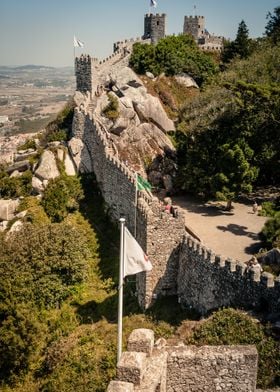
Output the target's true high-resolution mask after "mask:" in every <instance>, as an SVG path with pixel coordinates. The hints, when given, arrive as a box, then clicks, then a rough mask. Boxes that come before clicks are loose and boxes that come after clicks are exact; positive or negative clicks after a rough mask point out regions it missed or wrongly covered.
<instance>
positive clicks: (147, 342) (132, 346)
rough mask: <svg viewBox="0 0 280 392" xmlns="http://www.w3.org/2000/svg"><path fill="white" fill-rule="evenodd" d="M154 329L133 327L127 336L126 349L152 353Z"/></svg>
mask: <svg viewBox="0 0 280 392" xmlns="http://www.w3.org/2000/svg"><path fill="white" fill-rule="evenodd" d="M154 341H155V336H154V331H152V330H151V329H145V328H140V329H135V330H134V331H133V332H132V333H131V334H130V336H129V338H128V343H127V350H128V351H137V352H143V353H146V354H148V355H151V354H152V351H153V347H154Z"/></svg>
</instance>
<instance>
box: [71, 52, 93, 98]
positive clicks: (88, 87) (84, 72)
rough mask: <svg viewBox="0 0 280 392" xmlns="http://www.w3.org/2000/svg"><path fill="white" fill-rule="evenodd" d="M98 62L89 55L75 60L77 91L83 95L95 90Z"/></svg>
mask: <svg viewBox="0 0 280 392" xmlns="http://www.w3.org/2000/svg"><path fill="white" fill-rule="evenodd" d="M96 64H98V60H97V59H96V58H92V57H90V56H87V55H81V57H76V59H75V75H76V90H77V91H80V92H81V93H85V92H87V91H89V92H92V91H93V90H94V86H93V85H94V76H95V74H96V69H95V68H96Z"/></svg>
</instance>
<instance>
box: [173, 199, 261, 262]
mask: <svg viewBox="0 0 280 392" xmlns="http://www.w3.org/2000/svg"><path fill="white" fill-rule="evenodd" d="M173 204H175V205H177V206H178V207H179V208H180V209H182V210H183V212H184V214H185V222H186V225H187V226H188V227H190V228H191V229H192V230H193V232H194V233H195V234H196V235H197V236H198V237H199V238H200V240H201V242H202V243H203V244H204V245H205V246H207V247H209V248H211V249H212V250H213V251H214V252H215V253H216V254H220V255H222V256H224V257H230V258H233V259H237V260H241V261H246V260H248V259H249V258H250V255H252V254H253V253H255V252H257V251H258V249H259V247H260V241H259V237H258V233H259V232H260V231H261V229H262V227H263V225H264V223H265V221H266V220H267V218H265V217H262V216H258V215H257V214H254V213H253V211H252V206H250V205H249V206H248V205H245V204H240V203H234V204H233V205H234V209H233V211H232V212H225V211H223V210H222V209H221V208H220V207H221V206H222V205H223V203H206V204H204V203H202V202H199V201H198V200H196V199H193V198H191V197H188V196H180V197H174V198H173Z"/></svg>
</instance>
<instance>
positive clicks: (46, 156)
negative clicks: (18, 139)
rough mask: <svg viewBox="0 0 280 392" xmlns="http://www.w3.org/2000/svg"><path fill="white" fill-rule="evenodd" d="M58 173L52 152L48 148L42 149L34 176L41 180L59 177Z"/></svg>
mask: <svg viewBox="0 0 280 392" xmlns="http://www.w3.org/2000/svg"><path fill="white" fill-rule="evenodd" d="M59 174H60V173H59V170H58V168H57V164H56V160H55V155H54V153H53V152H51V151H49V150H46V151H44V152H43V154H42V156H41V159H40V162H39V165H38V168H37V169H36V171H35V176H36V177H38V178H39V179H40V180H41V181H43V180H51V179H54V178H56V177H59Z"/></svg>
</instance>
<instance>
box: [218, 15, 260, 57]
mask: <svg viewBox="0 0 280 392" xmlns="http://www.w3.org/2000/svg"><path fill="white" fill-rule="evenodd" d="M252 48H253V45H252V40H251V39H250V38H249V30H248V28H247V25H246V23H245V22H244V20H242V21H241V22H240V23H239V26H238V30H237V34H236V38H235V40H234V41H232V42H229V41H226V42H225V46H224V50H223V53H222V60H223V62H225V63H227V62H229V61H231V60H232V59H233V58H234V57H237V56H238V57H239V58H241V59H244V58H248V57H249V55H250V54H251V53H252Z"/></svg>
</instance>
